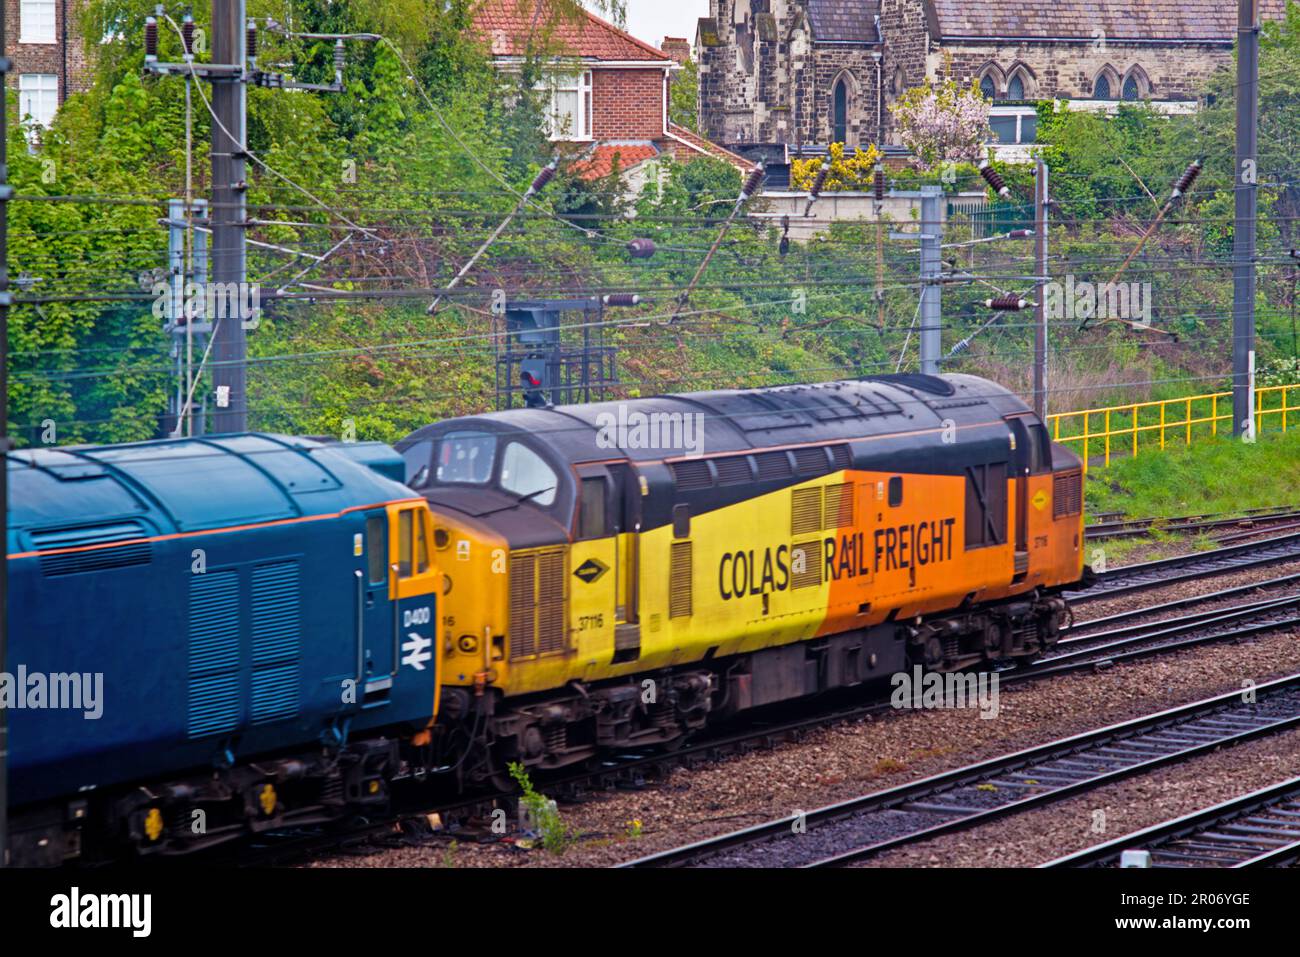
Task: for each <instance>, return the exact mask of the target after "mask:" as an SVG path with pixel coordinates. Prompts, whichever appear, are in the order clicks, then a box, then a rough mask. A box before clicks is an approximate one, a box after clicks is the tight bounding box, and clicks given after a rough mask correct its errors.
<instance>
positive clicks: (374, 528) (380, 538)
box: [366, 515, 388, 585]
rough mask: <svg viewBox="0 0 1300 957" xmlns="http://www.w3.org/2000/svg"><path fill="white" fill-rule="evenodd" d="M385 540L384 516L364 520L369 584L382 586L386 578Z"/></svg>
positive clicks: (386, 551)
mask: <svg viewBox="0 0 1300 957" xmlns="http://www.w3.org/2000/svg"><path fill="white" fill-rule="evenodd" d="M387 556H388V547H387V540H386V538H385V536H384V516H382V515H370V516H368V517H367V518H366V567H367V573H368V574H369V576H370V584H372V585H382V584H383V583H384V579H385V578H387V577H388V562H386V561H385V558H387Z"/></svg>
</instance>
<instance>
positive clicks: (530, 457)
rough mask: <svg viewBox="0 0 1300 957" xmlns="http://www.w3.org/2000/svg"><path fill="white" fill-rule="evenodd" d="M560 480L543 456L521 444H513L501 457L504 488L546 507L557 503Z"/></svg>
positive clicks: (502, 484) (507, 447) (502, 485)
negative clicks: (556, 490) (557, 487)
mask: <svg viewBox="0 0 1300 957" xmlns="http://www.w3.org/2000/svg"><path fill="white" fill-rule="evenodd" d="M557 485H559V480H558V479H557V478H556V477H555V472H554V471H553V470H552V469H551V467H550V466H549V465H547V464H546V462H545V461H544V460H543V459H542V457H541V456H540V455H538V454H537V453H536V452H534V451H533V450H532V449H530V448H529V447H528V446H526V445H524V444H523V443H521V442H511V443H510V444H509V445H507V446H506V451H505V454H504V455H502V456H501V488H502V489H503V490H504V491H506V492H510V493H511V494H512V495H517V496H520V497H521V498H527V499H528V501H530V502H532V503H533V504H534V505H540V506H542V507H543V508H545V507H546V506H548V505H550V504H551V503H553V502H554V501H555V488H556V486H557Z"/></svg>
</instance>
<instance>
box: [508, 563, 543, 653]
mask: <svg viewBox="0 0 1300 957" xmlns="http://www.w3.org/2000/svg"><path fill="white" fill-rule="evenodd" d="M535 566H536V562H535V561H534V558H533V556H532V555H512V556H511V557H510V658H511V660H514V659H515V658H526V657H528V656H530V655H533V654H536V652H537V647H536V640H537V630H536V627H535V615H536V613H537V602H536V600H535V595H536V581H535V579H536V576H537V570H536V567H535Z"/></svg>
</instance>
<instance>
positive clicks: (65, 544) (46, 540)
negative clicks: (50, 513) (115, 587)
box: [32, 522, 153, 577]
mask: <svg viewBox="0 0 1300 957" xmlns="http://www.w3.org/2000/svg"><path fill="white" fill-rule="evenodd" d="M147 535H148V532H147V531H145V528H144V526H143V525H141V524H140V523H139V522H120V523H118V524H114V525H99V526H96V527H94V528H77V529H70V530H68V531H61V532H40V533H37V534H35V535H33V536H32V544H33V545H34V546H35V547H36V550H37V551H44V550H46V549H51V550H52V549H63V548H84V547H85V546H88V545H108V544H109V543H112V542H127V541H132V539H141V538H144V537H146V536H147ZM152 559H153V546H152V545H151V544H150V543H149V542H142V541H135V542H132V544H130V545H117V546H114V547H111V548H90V549H88V550H85V551H76V552H62V553H60V554H55V555H42V556H41V557H40V562H41V573H42V574H43V575H46V576H47V577H54V576H56V575H77V574H80V573H82V572H98V571H104V570H105V569H109V568H127V567H129V566H132V565H147V564H149V562H150V561H151V560H152Z"/></svg>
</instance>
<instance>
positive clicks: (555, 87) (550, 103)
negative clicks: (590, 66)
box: [537, 69, 595, 142]
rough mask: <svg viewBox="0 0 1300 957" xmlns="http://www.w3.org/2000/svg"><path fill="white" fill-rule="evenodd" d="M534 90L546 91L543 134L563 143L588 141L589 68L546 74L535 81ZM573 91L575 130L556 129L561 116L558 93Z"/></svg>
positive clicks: (589, 136) (589, 115)
mask: <svg viewBox="0 0 1300 957" xmlns="http://www.w3.org/2000/svg"><path fill="white" fill-rule="evenodd" d="M537 89H538V90H540V91H542V92H543V93H545V94H547V97H548V99H547V102H546V103H545V104H544V109H545V113H546V115H545V120H544V122H545V125H546V135H547V136H548V137H550V138H551V139H552V140H563V141H565V142H574V141H584V142H585V141H589V140H591V127H592V124H593V121H594V119H595V118H594V117H593V116H592V115H591V71H590V70H585V69H583V70H574V71H568V72H565V71H559V70H557V71H556V72H555V73H554V74H552V75H551V76H549V77H547V78H546V79H544V80H542V81H541V82H539V83H538V85H537ZM561 93H566V94H574V95H576V97H577V101H578V106H577V110H576V117H575V118H576V120H577V122H576V124H575V127H576V128H575V129H572V130H562V129H559V128H558V122H559V119H560V115H559V110H558V104H557V102H556V98H557V96H558V95H559V94H561Z"/></svg>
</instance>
